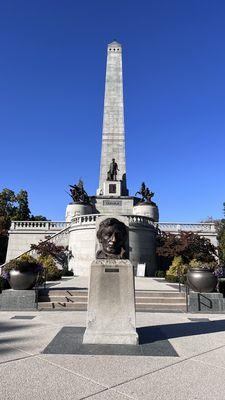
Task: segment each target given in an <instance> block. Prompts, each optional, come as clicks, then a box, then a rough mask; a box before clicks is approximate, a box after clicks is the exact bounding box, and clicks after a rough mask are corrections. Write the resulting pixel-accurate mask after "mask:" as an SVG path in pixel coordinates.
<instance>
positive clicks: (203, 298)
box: [188, 292, 225, 313]
mask: <svg viewBox="0 0 225 400" xmlns="http://www.w3.org/2000/svg"><path fill="white" fill-rule="evenodd" d="M188 311H189V312H205V313H206V312H207V313H209V312H212V313H217V312H225V299H224V298H223V295H222V293H198V292H190V294H189V305H188Z"/></svg>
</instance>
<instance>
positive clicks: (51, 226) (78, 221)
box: [10, 214, 216, 234]
mask: <svg viewBox="0 0 225 400" xmlns="http://www.w3.org/2000/svg"><path fill="white" fill-rule="evenodd" d="M102 216H103V215H102V214H88V215H80V216H77V217H75V218H73V222H72V223H73V224H75V225H95V222H96V219H97V218H98V217H102ZM106 217H107V216H106ZM127 217H128V220H129V224H130V225H135V224H142V225H146V226H149V225H155V226H157V227H158V228H159V229H160V230H162V231H165V232H171V233H176V232H180V231H186V232H188V231H189V232H196V233H197V232H206V233H207V232H208V233H212V234H213V233H214V234H216V228H215V224H214V223H198V224H197V223H196V224H188V223H176V222H158V223H153V222H152V221H151V220H150V219H149V218H148V217H144V216H141V215H128V216H127ZM69 226H70V222H64V221H13V222H12V224H11V227H10V230H11V231H14V230H47V231H60V230H62V229H65V228H67V227H69Z"/></svg>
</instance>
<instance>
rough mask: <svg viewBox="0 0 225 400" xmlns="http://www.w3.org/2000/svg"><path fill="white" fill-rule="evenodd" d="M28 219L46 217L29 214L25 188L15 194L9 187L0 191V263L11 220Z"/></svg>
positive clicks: (2, 260) (4, 250) (3, 256)
mask: <svg viewBox="0 0 225 400" xmlns="http://www.w3.org/2000/svg"><path fill="white" fill-rule="evenodd" d="M29 220H38V221H43V220H45V221H46V218H45V217H43V216H41V215H38V216H35V215H32V214H31V212H30V209H29V202H28V193H27V191H26V190H23V189H21V190H20V191H19V193H18V194H16V193H15V192H14V191H13V190H11V189H7V188H5V189H3V190H2V192H0V264H2V263H4V261H5V256H6V250H7V244H8V230H9V228H10V225H11V221H29Z"/></svg>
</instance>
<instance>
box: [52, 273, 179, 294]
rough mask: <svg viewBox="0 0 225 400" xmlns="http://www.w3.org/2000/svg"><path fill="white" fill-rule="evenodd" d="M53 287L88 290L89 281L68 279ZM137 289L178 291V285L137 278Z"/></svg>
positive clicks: (76, 278)
mask: <svg viewBox="0 0 225 400" xmlns="http://www.w3.org/2000/svg"><path fill="white" fill-rule="evenodd" d="M48 286H51V287H59V288H64V287H70V288H72V287H77V288H87V287H88V286H89V279H88V277H86V276H77V277H67V278H65V277H64V278H63V280H62V281H58V282H54V283H50V284H49V285H48ZM135 288H136V289H137V290H156V291H162V292H163V291H164V292H165V291H166V292H168V291H177V290H178V284H171V283H167V282H166V281H165V279H163V278H139V277H138V278H137V277H135Z"/></svg>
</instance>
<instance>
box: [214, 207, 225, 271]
mask: <svg viewBox="0 0 225 400" xmlns="http://www.w3.org/2000/svg"><path fill="white" fill-rule="evenodd" d="M223 214H224V218H222V219H221V220H220V221H218V222H217V223H216V229H217V239H218V255H219V259H220V262H221V264H223V265H225V203H223Z"/></svg>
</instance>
